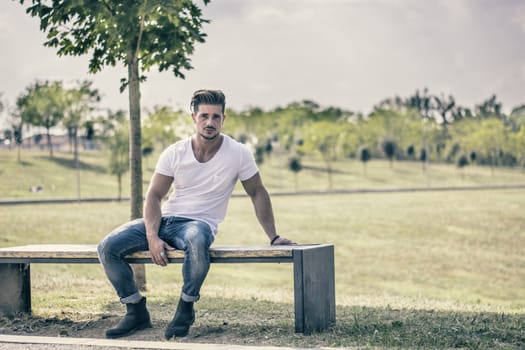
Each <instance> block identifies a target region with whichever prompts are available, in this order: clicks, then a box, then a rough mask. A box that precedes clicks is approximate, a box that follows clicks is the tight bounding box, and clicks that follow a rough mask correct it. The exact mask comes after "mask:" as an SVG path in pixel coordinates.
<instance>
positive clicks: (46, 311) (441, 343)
mask: <svg viewBox="0 0 525 350" xmlns="http://www.w3.org/2000/svg"><path fill="white" fill-rule="evenodd" d="M273 202H274V208H275V212H276V219H277V224H278V227H279V231H280V233H281V234H283V235H285V236H288V237H290V238H293V239H294V240H296V241H299V242H304V243H307V242H318V243H324V242H330V243H334V244H335V247H336V298H337V324H336V325H335V326H334V327H333V328H332V329H331V330H330V331H328V332H325V333H321V334H314V335H312V336H303V335H301V334H294V333H293V285H292V278H291V276H292V268H291V266H290V265H286V264H281V265H277V264H247V265H237V264H235V265H229V264H224V265H220V264H217V265H213V266H212V269H211V271H210V274H209V276H208V279H207V281H206V283H205V285H204V288H203V290H202V299H201V301H199V303H198V304H197V321H196V323H195V325H194V327H193V328H192V331H191V333H190V336H189V337H188V338H187V339H185V340H183V341H191V342H211V343H231V344H259V345H261V344H266V345H288V346H301V347H311V346H347V347H349V346H356V347H368V346H375V347H379V348H384V349H388V348H399V347H401V348H406V347H422V348H452V347H463V348H471V349H478V348H483V349H493V348H500V349H519V348H523V346H525V336H524V334H525V327H524V324H525V299H524V298H523V295H525V257H524V255H523V253H522V251H523V246H525V233H524V228H525V216H524V215H523V208H525V196H524V193H523V190H488V191H458V192H416V193H373V194H358V195H325V196H278V197H275V198H274V199H273ZM128 211H129V209H128V205H127V204H126V203H120V204H119V203H102V204H98V203H84V204H73V205H36V206H29V205H28V206H25V205H24V206H4V207H2V208H1V211H0V222H1V223H2V229H1V235H0V237H1V238H0V240H1V241H0V244H1V245H2V246H8V245H18V244H28V243H37V242H38V243H43V242H47V243H64V242H68V243H74V242H77V243H96V242H98V241H99V240H100V239H101V238H102V237H103V235H104V234H105V233H106V232H108V231H109V230H110V229H111V228H112V227H114V226H116V225H118V224H119V223H121V222H122V221H125V220H126V219H127V217H128V216H129V214H128ZM265 243H266V238H265V235H264V233H263V232H262V230H261V229H260V228H259V227H258V225H257V223H256V220H255V218H254V215H253V210H252V208H251V204H250V203H249V200H248V199H247V198H232V200H231V202H230V209H229V216H228V217H227V219H226V221H225V222H224V223H223V224H222V225H221V228H220V232H219V235H218V237H217V240H216V242H215V244H265ZM147 273H148V283H149V285H148V288H149V290H148V292H147V296H148V303H149V304H150V306H151V312H152V314H153V318H154V323H155V328H154V329H153V330H149V331H145V332H142V333H140V334H137V335H134V336H133V337H136V339H156V340H158V339H161V337H162V331H163V328H164V327H165V325H166V323H167V322H168V321H169V320H170V319H171V317H172V314H173V312H174V310H175V307H176V302H177V299H178V296H179V291H180V284H181V273H180V265H174V266H170V267H168V268H160V267H156V266H151V265H148V266H147ZM32 274H33V278H32V280H33V281H32V283H33V308H34V315H33V316H32V317H30V318H19V319H14V320H5V319H4V320H2V321H0V332H1V333H9V334H12V333H13V334H14V333H25V332H32V333H34V334H46V335H50V334H51V335H57V334H62V335H71V336H95V337H102V336H103V331H104V329H105V327H108V326H110V325H111V324H113V323H115V322H116V320H117V319H118V317H120V315H121V314H122V311H123V310H122V306H121V305H119V303H118V302H117V301H116V297H115V295H114V293H113V291H112V290H111V287H110V286H109V284H108V282H106V280H105V277H104V276H103V273H102V271H101V269H100V267H98V266H91V265H34V266H32ZM50 332H51V333H50ZM52 332H55V333H52Z"/></svg>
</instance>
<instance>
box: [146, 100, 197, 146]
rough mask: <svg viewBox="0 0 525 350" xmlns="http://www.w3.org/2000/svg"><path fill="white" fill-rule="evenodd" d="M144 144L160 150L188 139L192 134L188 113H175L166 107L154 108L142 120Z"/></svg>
mask: <svg viewBox="0 0 525 350" xmlns="http://www.w3.org/2000/svg"><path fill="white" fill-rule="evenodd" d="M142 129H143V131H144V132H143V135H144V140H145V143H147V144H148V145H150V146H153V147H155V144H160V146H161V149H164V148H166V147H167V146H168V145H170V144H172V143H174V142H176V141H179V140H181V139H183V138H185V137H188V136H190V135H191V134H192V132H193V124H192V120H191V118H190V116H189V115H188V113H185V112H183V111H181V110H179V111H175V110H173V109H172V108H171V107H168V106H155V108H154V109H153V112H151V113H149V114H148V116H147V117H146V118H145V119H144V123H143V126H142Z"/></svg>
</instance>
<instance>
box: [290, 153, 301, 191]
mask: <svg viewBox="0 0 525 350" xmlns="http://www.w3.org/2000/svg"><path fill="white" fill-rule="evenodd" d="M288 169H290V170H291V171H292V172H293V176H294V186H295V191H296V192H297V189H298V180H297V174H299V172H300V171H301V170H302V169H303V165H302V164H301V157H299V156H298V155H295V156H292V157H290V158H289V159H288Z"/></svg>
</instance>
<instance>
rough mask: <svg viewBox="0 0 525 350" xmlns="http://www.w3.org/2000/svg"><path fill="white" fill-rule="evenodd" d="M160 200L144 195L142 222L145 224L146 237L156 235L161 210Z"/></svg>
mask: <svg viewBox="0 0 525 350" xmlns="http://www.w3.org/2000/svg"><path fill="white" fill-rule="evenodd" d="M160 203H161V202H160V200H158V199H156V198H152V197H146V203H145V205H144V224H145V225H146V235H147V237H148V238H149V237H158V233H159V228H160V222H161V219H162V211H161V209H160Z"/></svg>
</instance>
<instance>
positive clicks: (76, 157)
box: [73, 126, 80, 203]
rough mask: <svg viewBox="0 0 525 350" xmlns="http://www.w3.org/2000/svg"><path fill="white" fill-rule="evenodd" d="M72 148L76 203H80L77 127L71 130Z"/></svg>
mask: <svg viewBox="0 0 525 350" xmlns="http://www.w3.org/2000/svg"><path fill="white" fill-rule="evenodd" d="M73 147H74V150H73V151H74V155H75V170H76V173H77V201H78V202H79V203H80V162H79V159H78V127H77V126H75V127H74V128H73Z"/></svg>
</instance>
